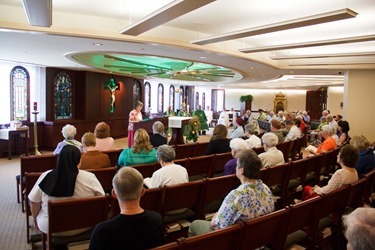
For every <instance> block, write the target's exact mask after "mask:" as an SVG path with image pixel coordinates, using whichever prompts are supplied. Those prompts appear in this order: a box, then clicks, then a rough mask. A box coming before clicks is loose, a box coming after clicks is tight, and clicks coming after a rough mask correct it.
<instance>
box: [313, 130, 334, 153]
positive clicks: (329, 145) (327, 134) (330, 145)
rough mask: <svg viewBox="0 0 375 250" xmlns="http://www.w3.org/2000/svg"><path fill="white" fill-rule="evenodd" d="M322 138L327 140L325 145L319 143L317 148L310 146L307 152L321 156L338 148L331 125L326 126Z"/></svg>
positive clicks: (324, 142)
mask: <svg viewBox="0 0 375 250" xmlns="http://www.w3.org/2000/svg"><path fill="white" fill-rule="evenodd" d="M321 135H322V137H323V138H324V139H325V140H324V141H323V143H318V144H316V145H315V146H313V145H310V146H308V147H306V150H307V151H309V152H310V153H311V154H314V155H316V154H321V153H325V152H328V151H331V150H334V149H335V148H336V142H335V140H334V139H333V137H332V135H333V128H332V127H331V126H330V125H324V126H323V127H322V131H321Z"/></svg>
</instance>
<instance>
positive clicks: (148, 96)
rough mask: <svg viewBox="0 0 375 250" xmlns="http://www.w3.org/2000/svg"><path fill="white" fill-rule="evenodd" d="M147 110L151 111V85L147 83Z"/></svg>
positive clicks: (145, 104)
mask: <svg viewBox="0 0 375 250" xmlns="http://www.w3.org/2000/svg"><path fill="white" fill-rule="evenodd" d="M144 106H145V110H146V111H150V110H151V85H150V83H149V82H146V83H145V103H144Z"/></svg>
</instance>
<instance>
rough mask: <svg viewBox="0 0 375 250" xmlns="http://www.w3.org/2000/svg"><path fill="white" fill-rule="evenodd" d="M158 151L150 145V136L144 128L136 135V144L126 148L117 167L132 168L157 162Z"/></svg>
mask: <svg viewBox="0 0 375 250" xmlns="http://www.w3.org/2000/svg"><path fill="white" fill-rule="evenodd" d="M156 160H157V159H156V149H155V148H153V147H152V145H151V143H150V136H149V135H148V133H147V131H146V130H144V129H143V128H140V129H138V130H137V131H136V132H135V134H134V144H133V146H132V147H131V148H125V149H124V150H123V151H122V152H121V154H120V156H119V158H118V161H117V166H119V167H122V166H131V165H137V164H145V163H151V162H156Z"/></svg>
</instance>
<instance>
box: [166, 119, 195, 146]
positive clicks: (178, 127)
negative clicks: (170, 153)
mask: <svg viewBox="0 0 375 250" xmlns="http://www.w3.org/2000/svg"><path fill="white" fill-rule="evenodd" d="M190 119H191V117H179V116H172V117H169V119H168V126H169V127H170V128H172V138H171V140H170V141H169V145H175V144H185V141H184V135H183V127H184V126H185V125H187V124H188V123H189V121H190Z"/></svg>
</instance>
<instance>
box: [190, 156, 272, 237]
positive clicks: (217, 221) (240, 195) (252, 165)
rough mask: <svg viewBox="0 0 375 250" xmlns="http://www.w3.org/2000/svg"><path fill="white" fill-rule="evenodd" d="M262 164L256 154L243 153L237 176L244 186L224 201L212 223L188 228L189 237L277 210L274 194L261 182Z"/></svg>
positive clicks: (238, 157)
mask: <svg viewBox="0 0 375 250" xmlns="http://www.w3.org/2000/svg"><path fill="white" fill-rule="evenodd" d="M261 168H262V163H261V161H260V159H259V157H258V156H257V155H256V153H255V152H254V151H253V150H244V151H242V152H241V153H239V155H238V156H237V167H236V176H237V178H238V179H239V180H240V182H241V185H240V186H239V187H238V188H236V189H234V190H232V191H231V192H230V193H229V194H228V195H227V196H226V197H225V199H224V201H223V203H222V204H221V206H220V208H219V211H218V212H217V213H216V214H215V215H214V216H213V217H212V220H211V222H210V221H204V220H195V221H193V223H192V224H191V225H190V227H189V237H190V236H195V235H199V234H203V233H207V232H210V231H214V230H217V229H221V228H226V227H228V226H230V225H234V224H236V223H238V222H241V221H245V222H246V221H250V220H252V219H254V218H257V217H259V216H262V215H265V214H268V213H271V212H273V211H274V210H275V205H274V202H273V198H272V192H271V190H270V189H269V187H268V186H267V185H265V184H264V183H263V182H262V180H261V179H260V178H259V172H260V169H261Z"/></svg>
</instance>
